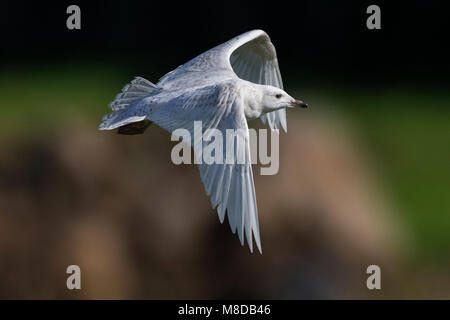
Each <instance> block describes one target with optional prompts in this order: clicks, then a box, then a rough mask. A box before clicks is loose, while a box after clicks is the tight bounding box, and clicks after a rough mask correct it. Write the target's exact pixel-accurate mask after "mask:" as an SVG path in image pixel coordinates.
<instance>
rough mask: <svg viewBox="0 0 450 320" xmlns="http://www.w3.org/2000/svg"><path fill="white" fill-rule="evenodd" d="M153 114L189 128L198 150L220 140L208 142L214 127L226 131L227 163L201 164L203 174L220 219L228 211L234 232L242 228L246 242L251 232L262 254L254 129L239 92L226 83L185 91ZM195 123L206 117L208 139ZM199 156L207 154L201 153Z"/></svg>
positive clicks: (171, 125) (160, 121)
mask: <svg viewBox="0 0 450 320" xmlns="http://www.w3.org/2000/svg"><path fill="white" fill-rule="evenodd" d="M147 118H148V119H149V120H151V121H152V122H155V123H156V124H157V125H159V126H160V127H162V128H164V129H166V130H167V131H169V132H170V133H173V132H174V131H175V130H176V129H180V128H182V129H186V130H188V131H189V133H190V135H191V139H190V141H186V142H187V143H188V144H189V145H191V146H194V151H195V150H198V149H197V146H199V144H201V146H202V150H203V151H204V150H207V149H208V147H211V144H212V143H215V139H210V140H209V141H208V139H204V138H203V137H208V132H210V131H207V130H208V129H215V130H217V131H216V132H220V134H221V136H222V137H223V144H222V151H223V153H222V155H223V162H222V163H211V164H207V163H205V162H203V163H202V164H199V165H198V168H199V171H200V177H201V179H202V182H203V185H204V187H205V190H206V193H207V195H208V196H210V200H211V203H212V206H213V208H216V207H217V210H218V214H219V219H220V221H221V222H223V221H224V218H225V213H226V212H228V221H229V223H230V227H231V230H232V231H233V233H235V232H236V230H237V232H238V235H239V239H240V241H241V244H242V245H243V244H244V233H245V234H246V237H247V242H248V244H249V247H250V250H251V251H253V241H252V238H253V236H254V238H255V241H256V245H257V247H258V249H259V251H260V252H262V251H261V242H260V235H259V222H258V208H257V204H256V195H255V187H254V182H253V172H252V167H251V158H250V139H249V132H248V126H247V121H246V119H245V115H244V110H243V105H242V102H241V101H240V99H239V97H238V96H237V94H236V92H234V90H233V89H230V88H226V87H225V88H219V89H215V90H212V89H208V88H204V89H199V90H197V91H196V92H194V93H187V94H185V95H181V96H180V97H178V98H177V99H175V100H174V101H171V102H170V103H168V104H167V105H166V106H164V107H162V108H161V109H159V110H157V111H156V112H154V113H152V114H149V115H148V117H147ZM194 121H202V123H201V124H202V132H203V133H205V134H204V135H202V137H196V136H195V134H194ZM227 129H234V132H235V133H236V135H235V136H234V138H233V140H234V143H231V140H232V139H226V137H227ZM194 138H197V140H195V139H194ZM227 140H228V141H227ZM227 143H228V147H227ZM230 152H231V153H232V154H233V155H234V157H233V159H231V158H229V156H231V155H230ZM195 156H196V157H197V158H199V157H200V158H201V159H203V158H204V157H203V154H199V153H198V152H197V153H196V155H195ZM216 159H217V158H216ZM227 160H228V161H227Z"/></svg>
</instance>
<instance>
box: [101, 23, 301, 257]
mask: <svg viewBox="0 0 450 320" xmlns="http://www.w3.org/2000/svg"><path fill="white" fill-rule="evenodd" d="M109 106H110V108H111V109H112V110H113V112H112V113H109V114H107V115H105V116H104V117H103V119H102V123H101V124H100V126H99V129H100V130H113V129H117V128H118V133H120V134H141V133H143V132H144V131H145V129H146V128H147V127H148V126H149V125H150V124H151V123H152V122H154V123H155V124H157V125H158V126H160V127H161V128H163V129H165V130H167V131H168V132H169V133H173V132H174V131H175V130H177V129H179V128H184V129H186V130H188V131H189V133H190V135H191V137H194V121H201V125H202V127H201V128H202V130H203V132H206V131H208V130H209V129H215V130H219V132H221V133H223V136H225V135H226V131H227V130H228V129H234V130H236V132H238V137H239V139H241V140H240V141H242V143H236V144H234V146H232V150H233V151H234V152H235V154H236V155H237V158H239V159H244V161H243V162H237V161H234V162H231V163H228V162H227V163H211V164H206V163H199V164H198V169H199V171H200V177H201V180H202V182H203V185H204V187H205V190H206V193H207V195H208V196H209V197H210V201H211V204H212V207H213V209H216V208H217V212H218V215H219V220H220V222H221V223H223V221H224V219H225V214H227V216H228V222H229V224H230V227H231V230H232V232H233V233H236V231H237V233H238V236H239V240H240V242H241V245H242V246H243V245H244V235H245V237H246V238H247V243H248V246H249V248H250V251H251V252H253V241H252V237H254V239H255V243H256V246H257V247H258V250H259V252H260V253H261V254H262V248H261V240H260V233H259V221H258V208H257V204H256V194H255V186H254V182H253V172H252V167H251V161H250V138H249V130H248V124H247V122H248V121H249V120H253V119H257V118H261V120H262V121H263V123H264V124H266V123H268V124H269V127H270V128H271V130H276V131H278V130H279V129H280V127H282V128H283V129H284V131H285V132H287V124H286V108H294V107H302V108H306V107H307V105H306V104H305V103H304V102H302V101H300V100H296V99H294V98H292V97H291V96H290V95H288V94H287V93H286V92H285V91H284V90H283V83H282V80H281V74H280V69H279V66H278V60H277V55H276V51H275V47H274V45H273V44H272V42H271V41H270V38H269V36H268V35H267V33H266V32H264V31H262V30H252V31H249V32H246V33H243V34H241V35H239V36H237V37H235V38H233V39H231V40H229V41H227V42H225V43H223V44H221V45H218V46H216V47H214V48H212V49H210V50H208V51H206V52H204V53H202V54H201V55H199V56H197V57H195V58H194V59H192V60H190V61H188V62H187V63H185V64H183V65H181V66H179V67H178V68H176V69H175V70H173V71H171V72H169V73H167V74H166V75H164V76H163V77H162V78H161V79H160V80H159V82H158V83H157V84H153V83H151V82H150V81H148V80H146V79H144V78H142V77H136V78H135V79H134V80H132V81H131V82H130V83H129V84H127V85H125V87H124V88H123V89H122V92H121V93H119V94H118V95H117V96H116V98H115V99H114V101H113V102H111V103H110V105H109ZM205 140H207V139H205ZM185 142H187V143H188V144H189V145H190V146H195V145H196V143H198V141H194V140H193V139H191V141H185ZM200 143H202V144H205V145H207V144H208V141H202V142H200ZM195 153H196V149H195V147H194V156H198V154H195Z"/></svg>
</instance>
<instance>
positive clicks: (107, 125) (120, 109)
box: [99, 77, 157, 130]
mask: <svg viewBox="0 0 450 320" xmlns="http://www.w3.org/2000/svg"><path fill="white" fill-rule="evenodd" d="M156 88H157V87H156V85H155V84H153V83H151V82H150V81H148V80H146V79H144V78H142V77H136V78H134V79H133V81H131V82H130V83H128V84H126V85H125V86H124V87H123V89H122V92H120V93H119V94H118V95H117V96H116V97H115V99H114V100H113V101H112V102H111V103H110V104H109V107H110V108H111V109H112V110H113V112H111V113H109V114H107V115H105V116H104V117H103V119H102V123H101V124H100V126H99V129H100V130H112V129H115V128H117V127H120V126H124V125H127V124H130V123H134V122H138V121H142V120H144V118H145V116H140V117H136V116H135V115H133V116H131V114H129V113H130V112H128V111H129V108H130V106H131V105H132V103H133V102H135V101H137V100H139V99H141V98H143V97H145V96H148V95H149V94H150V93H152V92H153V91H154V90H155V89H156ZM141 118H142V119H141Z"/></svg>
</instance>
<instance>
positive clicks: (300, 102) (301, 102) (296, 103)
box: [292, 100, 308, 108]
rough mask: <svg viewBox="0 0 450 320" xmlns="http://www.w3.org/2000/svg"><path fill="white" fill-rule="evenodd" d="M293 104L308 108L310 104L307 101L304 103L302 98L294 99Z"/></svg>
mask: <svg viewBox="0 0 450 320" xmlns="http://www.w3.org/2000/svg"><path fill="white" fill-rule="evenodd" d="M292 105H293V106H294V107H300V108H308V105H307V104H306V103H304V102H303V101H300V100H294V102H292Z"/></svg>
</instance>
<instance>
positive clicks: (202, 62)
mask: <svg viewBox="0 0 450 320" xmlns="http://www.w3.org/2000/svg"><path fill="white" fill-rule="evenodd" d="M227 70H228V71H231V72H234V73H235V74H236V75H237V76H238V77H239V78H241V79H244V80H247V81H251V82H254V83H258V84H266V85H271V86H275V87H278V88H281V89H283V81H282V79H281V73H280V68H279V66H278V60H277V54H276V51H275V47H274V46H273V44H272V42H271V41H270V38H269V36H268V35H267V33H265V32H264V31H262V30H253V31H249V32H246V33H244V34H241V35H239V36H237V37H235V38H233V39H231V40H229V41H227V42H225V43H223V44H221V45H219V46H217V47H215V48H212V49H211V50H208V51H206V52H205V53H203V54H201V55H199V56H197V57H196V58H194V59H192V60H190V61H189V62H187V63H186V64H184V65H182V66H180V67H178V68H177V69H175V70H174V71H172V72H170V73H168V74H167V75H165V76H164V77H163V78H161V80H160V82H159V83H158V84H161V85H164V84H166V83H168V82H170V81H171V80H174V79H176V78H178V77H179V76H180V75H182V74H188V73H190V72H193V71H200V72H202V71H203V72H204V71H207V72H208V73H212V74H213V73H214V71H219V72H220V71H222V72H223V71H227ZM261 119H262V121H263V123H266V120H267V122H268V123H269V126H270V128H271V129H279V128H280V125H281V126H282V127H283V129H284V130H285V131H287V123H286V111H285V109H280V110H277V111H272V112H270V113H267V114H266V115H263V116H261Z"/></svg>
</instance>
